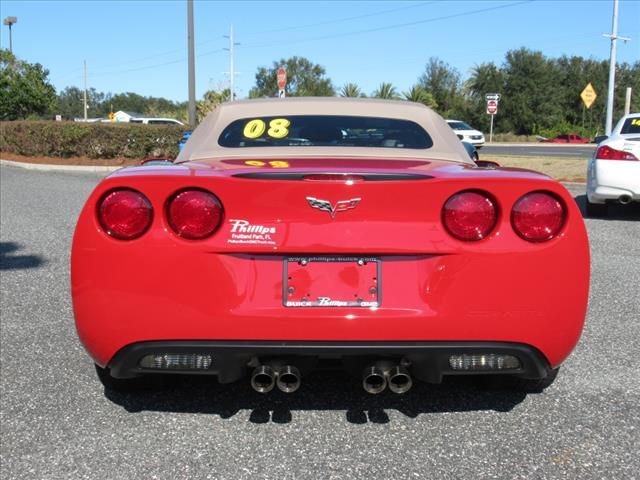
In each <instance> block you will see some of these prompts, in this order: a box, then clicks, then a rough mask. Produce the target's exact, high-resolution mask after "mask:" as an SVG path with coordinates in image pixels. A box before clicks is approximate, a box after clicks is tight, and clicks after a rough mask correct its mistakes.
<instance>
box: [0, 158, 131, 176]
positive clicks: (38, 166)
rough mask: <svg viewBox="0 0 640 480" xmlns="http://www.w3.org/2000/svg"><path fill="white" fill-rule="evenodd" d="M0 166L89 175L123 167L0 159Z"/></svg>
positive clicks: (109, 171)
mask: <svg viewBox="0 0 640 480" xmlns="http://www.w3.org/2000/svg"><path fill="white" fill-rule="evenodd" d="M0 165H9V166H12V167H20V168H25V169H27V170H40V171H42V172H90V173H111V172H115V171H116V170H119V169H121V168H123V167H108V166H104V165H95V166H91V165H51V164H46V163H25V162H15V161H13V160H2V159H0Z"/></svg>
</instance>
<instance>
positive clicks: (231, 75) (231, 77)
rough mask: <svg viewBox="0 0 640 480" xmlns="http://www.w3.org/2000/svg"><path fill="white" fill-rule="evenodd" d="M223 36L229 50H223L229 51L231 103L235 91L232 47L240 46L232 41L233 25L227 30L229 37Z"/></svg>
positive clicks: (233, 51) (234, 97) (233, 50)
mask: <svg viewBox="0 0 640 480" xmlns="http://www.w3.org/2000/svg"><path fill="white" fill-rule="evenodd" d="M223 36H224V38H228V39H229V48H225V50H228V51H229V100H230V101H232V102H233V101H234V100H235V99H236V89H235V82H236V72H235V70H234V68H233V62H234V56H235V49H234V47H235V46H236V45H240V44H239V43H237V42H235V41H234V39H233V38H234V37H233V25H231V26H230V28H229V35H223Z"/></svg>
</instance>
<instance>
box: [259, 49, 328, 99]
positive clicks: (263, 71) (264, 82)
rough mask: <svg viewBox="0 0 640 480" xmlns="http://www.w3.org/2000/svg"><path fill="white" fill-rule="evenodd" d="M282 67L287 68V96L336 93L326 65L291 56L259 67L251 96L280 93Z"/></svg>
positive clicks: (321, 95) (273, 95)
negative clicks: (327, 73) (278, 75)
mask: <svg viewBox="0 0 640 480" xmlns="http://www.w3.org/2000/svg"><path fill="white" fill-rule="evenodd" d="M280 67H284V68H285V69H286V70H287V96H289V97H332V96H334V95H335V90H334V88H333V85H332V84H331V80H330V79H329V78H327V77H326V76H325V69H324V67H322V66H320V65H317V64H314V63H311V61H310V60H308V59H306V58H304V57H291V58H289V59H287V60H285V59H281V60H280V61H278V62H273V65H272V66H271V68H269V67H260V68H258V71H257V72H256V84H255V86H254V87H253V88H252V89H251V90H250V92H249V97H250V98H259V97H275V96H276V95H277V93H278V84H277V78H276V77H277V73H278V69H279V68H280Z"/></svg>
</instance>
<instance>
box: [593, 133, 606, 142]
mask: <svg viewBox="0 0 640 480" xmlns="http://www.w3.org/2000/svg"><path fill="white" fill-rule="evenodd" d="M607 138H609V137H608V136H607V135H598V136H597V137H596V138H594V139H593V143H596V144H598V143H600V142H604V141H605V140H606V139H607Z"/></svg>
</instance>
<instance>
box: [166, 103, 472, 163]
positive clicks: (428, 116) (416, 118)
mask: <svg viewBox="0 0 640 480" xmlns="http://www.w3.org/2000/svg"><path fill="white" fill-rule="evenodd" d="M275 115H277V116H283V117H286V116H287V115H346V116H361V117H379V118H380V117H381V118H395V119H402V120H410V121H413V122H415V123H417V124H418V125H420V126H421V127H422V128H424V129H425V130H426V131H427V132H428V133H429V135H430V136H431V139H432V140H433V146H432V147H431V148H427V149H412V148H383V147H380V148H375V147H346V146H344V147H305V146H284V147H250V148H227V147H222V146H220V145H219V144H218V139H219V138H220V134H221V133H222V131H223V130H224V128H225V127H226V126H227V125H229V124H230V123H231V122H233V121H235V120H238V119H243V118H247V119H250V118H259V117H269V116H275ZM319 156H330V157H374V158H375V157H377V158H380V157H384V158H399V159H400V158H428V159H433V160H446V161H451V162H463V163H473V161H472V160H471V159H470V158H469V155H468V154H467V152H466V150H465V149H464V147H463V146H462V143H461V142H460V140H458V137H456V135H455V134H454V133H453V131H452V130H451V128H450V127H449V126H448V125H447V123H446V122H445V121H444V120H443V118H442V117H441V116H440V115H438V114H437V113H435V112H434V111H433V110H431V109H430V108H428V107H425V106H424V105H421V104H419V103H414V102H408V101H404V100H378V99H369V98H338V97H294V98H285V99H280V98H269V99H258V100H240V101H235V102H227V103H223V104H222V105H221V106H220V107H219V108H217V109H216V110H215V111H213V112H212V113H210V114H209V115H208V116H207V118H205V119H204V121H203V122H202V123H201V124H200V125H199V126H198V128H197V129H196V130H195V131H194V132H193V134H192V135H191V138H190V139H189V142H188V143H187V145H186V146H185V148H184V149H183V150H182V152H181V153H180V155H179V156H178V159H177V161H178V162H184V161H188V160H202V159H215V158H222V157H224V158H230V157H241V158H287V157H289V158H291V157H297V158H300V157H319Z"/></svg>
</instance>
